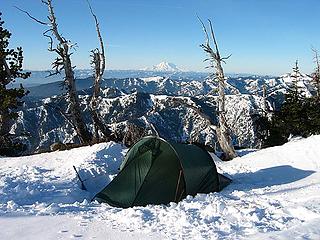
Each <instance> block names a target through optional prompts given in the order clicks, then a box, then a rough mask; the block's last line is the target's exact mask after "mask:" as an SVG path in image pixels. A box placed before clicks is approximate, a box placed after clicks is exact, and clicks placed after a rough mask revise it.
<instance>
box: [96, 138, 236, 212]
mask: <svg viewBox="0 0 320 240" xmlns="http://www.w3.org/2000/svg"><path fill="white" fill-rule="evenodd" d="M230 181H231V180H230V179H228V178H226V177H224V176H222V175H220V174H218V173H217V169H216V166H215V164H214V162H213V160H212V158H211V156H210V155H209V154H208V152H207V151H205V150H204V149H202V148H200V147H198V146H196V145H192V144H178V143H169V142H167V141H165V140H163V139H161V138H159V137H153V136H150V137H145V138H142V139H141V140H140V141H138V142H137V143H136V144H135V145H134V146H133V147H131V148H130V150H129V151H128V153H127V155H126V156H125V158H124V160H123V163H122V165H121V166H120V172H119V174H118V175H117V176H116V177H115V178H114V179H113V180H112V181H111V182H110V183H109V185H107V186H106V187H105V188H104V189H103V190H102V191H101V192H99V193H98V194H97V195H96V197H95V198H96V199H98V200H99V201H102V202H106V203H108V204H110V205H112V206H116V207H123V208H126V207H132V206H145V205H147V204H167V203H169V202H179V201H181V200H182V199H183V198H185V197H186V196H187V195H192V196H194V195H196V194H197V193H209V192H217V191H220V190H221V189H222V188H223V187H224V186H226V185H228V184H229V182H230Z"/></svg>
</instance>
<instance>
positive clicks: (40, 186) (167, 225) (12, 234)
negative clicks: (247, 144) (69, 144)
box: [0, 136, 320, 239]
mask: <svg viewBox="0 0 320 240" xmlns="http://www.w3.org/2000/svg"><path fill="white" fill-rule="evenodd" d="M319 144H320V136H312V137H309V138H307V139H300V140H296V141H292V142H289V143H287V144H285V145H283V146H279V147H273V148H268V149H264V150H260V151H256V152H254V151H253V152H252V151H244V150H243V151H241V152H240V155H242V157H239V158H236V159H234V160H233V161H231V162H221V161H219V160H217V159H216V165H217V167H218V170H219V172H221V173H224V174H227V175H229V176H230V177H231V178H232V179H233V183H232V184H231V185H229V186H228V187H227V188H226V189H225V190H224V191H222V192H220V193H211V194H198V195H197V196H195V197H190V196H189V197H187V198H186V199H185V200H183V201H182V202H180V203H178V204H176V203H171V204H169V205H158V206H153V205H149V206H146V207H134V208H129V209H120V208H113V207H110V206H108V205H106V204H99V203H97V202H93V203H91V202H90V199H91V197H92V195H94V194H95V192H96V191H99V190H100V189H101V188H102V187H104V186H105V185H106V184H107V183H108V182H110V181H111V180H112V179H113V177H114V176H115V175H116V174H117V169H118V166H119V165H120V163H121V159H122V158H123V156H124V154H125V152H126V149H124V148H123V147H122V146H121V145H118V144H115V143H103V144H98V145H94V146H91V147H82V148H78V149H72V150H69V151H63V152H54V153H46V154H39V155H34V156H27V157H19V158H0V162H1V164H0V231H1V238H2V239H43V238H44V236H45V238H46V239H59V238H63V239H64V238H66V237H73V238H79V237H83V238H85V239H89V238H93V237H95V238H98V239H101V238H106V236H108V237H109V239H119V237H122V238H124V237H125V238H131V239H163V238H164V237H166V238H168V239H248V238H250V239H289V238H291V239H293V238H294V239H319V237H320V230H319V228H318V226H319V224H320V161H319V156H320V148H319V147H318V146H319ZM73 165H75V166H76V167H77V168H78V169H82V170H81V171H80V174H81V175H82V177H83V178H84V179H86V181H85V184H86V186H87V188H88V189H89V190H90V193H89V192H87V191H83V190H81V189H80V188H79V183H78V180H77V177H76V175H75V172H74V171H73V168H72V166H73ZM8 226H10V227H8ZM41 229H42V231H41ZM44 233H46V235H44Z"/></svg>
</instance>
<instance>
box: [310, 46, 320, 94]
mask: <svg viewBox="0 0 320 240" xmlns="http://www.w3.org/2000/svg"><path fill="white" fill-rule="evenodd" d="M312 51H313V53H314V63H315V65H316V67H315V71H314V73H313V74H312V84H313V86H314V88H315V90H316V98H317V99H318V100H319V99H320V61H319V55H318V51H317V50H316V49H314V48H312Z"/></svg>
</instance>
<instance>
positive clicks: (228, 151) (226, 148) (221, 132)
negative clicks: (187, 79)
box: [199, 19, 237, 160]
mask: <svg viewBox="0 0 320 240" xmlns="http://www.w3.org/2000/svg"><path fill="white" fill-rule="evenodd" d="M199 20H200V19H199ZM200 22H201V24H202V27H203V31H204V33H205V35H206V42H205V43H204V44H201V45H200V46H201V48H202V49H203V50H204V51H205V52H206V53H207V54H208V58H207V59H206V60H205V61H209V62H210V66H209V67H211V68H213V69H214V76H215V79H216V80H217V82H218V119H219V126H218V127H217V129H216V133H217V138H218V141H219V144H220V147H221V150H222V151H223V153H224V159H225V160H231V159H233V158H235V157H237V154H236V152H235V150H234V147H233V145H232V142H231V136H230V130H229V127H228V125H227V121H226V117H225V113H226V111H225V101H226V100H225V99H226V98H225V88H226V82H225V76H224V72H223V68H222V62H224V60H226V59H228V58H229V57H230V56H228V57H226V58H222V57H221V56H220V52H219V49H218V44H217V41H216V38H215V35H214V31H213V27H212V23H211V21H210V20H208V22H209V27H210V33H211V38H212V41H213V44H214V49H212V48H211V46H210V38H209V34H208V31H207V29H206V27H205V25H204V23H203V22H202V21H201V20H200Z"/></svg>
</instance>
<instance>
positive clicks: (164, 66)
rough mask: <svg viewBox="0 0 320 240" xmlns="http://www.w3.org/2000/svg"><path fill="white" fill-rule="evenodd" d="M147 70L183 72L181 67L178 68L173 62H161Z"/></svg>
mask: <svg viewBox="0 0 320 240" xmlns="http://www.w3.org/2000/svg"><path fill="white" fill-rule="evenodd" d="M144 70H145V71H155V72H182V70H181V69H180V68H178V67H177V66H176V65H175V64H173V63H168V62H161V63H159V64H157V65H154V66H152V67H151V68H145V69H144Z"/></svg>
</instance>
